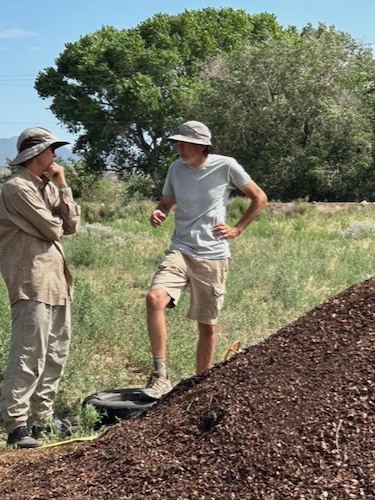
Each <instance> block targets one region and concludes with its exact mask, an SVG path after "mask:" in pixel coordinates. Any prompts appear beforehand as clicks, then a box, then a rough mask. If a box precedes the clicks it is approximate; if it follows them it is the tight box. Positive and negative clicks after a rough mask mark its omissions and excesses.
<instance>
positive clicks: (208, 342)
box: [196, 321, 216, 373]
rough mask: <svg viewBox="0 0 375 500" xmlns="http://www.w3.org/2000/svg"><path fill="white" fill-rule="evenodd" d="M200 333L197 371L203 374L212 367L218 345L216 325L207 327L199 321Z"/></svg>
mask: <svg viewBox="0 0 375 500" xmlns="http://www.w3.org/2000/svg"><path fill="white" fill-rule="evenodd" d="M198 332H199V339H198V345H197V352H196V371H197V373H201V372H203V371H204V370H208V369H209V368H211V366H212V360H213V357H214V353H215V344H216V325H207V324H205V323H200V322H199V321H198Z"/></svg>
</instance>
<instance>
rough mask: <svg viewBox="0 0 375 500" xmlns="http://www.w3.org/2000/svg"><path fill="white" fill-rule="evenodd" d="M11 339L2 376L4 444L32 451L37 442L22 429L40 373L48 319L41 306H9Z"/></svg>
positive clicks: (25, 302)
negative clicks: (6, 436)
mask: <svg viewBox="0 0 375 500" xmlns="http://www.w3.org/2000/svg"><path fill="white" fill-rule="evenodd" d="M11 314H12V336H11V339H10V346H9V356H8V362H7V368H6V371H5V374H4V381H3V390H2V398H1V413H2V418H3V423H4V427H5V430H6V431H7V433H8V444H10V445H16V446H18V447H21V448H34V447H35V446H40V445H41V443H40V442H39V441H36V440H35V439H33V438H31V437H30V436H29V435H28V432H27V429H26V422H27V417H28V410H29V407H30V398H31V396H32V394H33V392H34V390H35V387H36V385H37V383H38V380H39V377H40V375H41V373H42V372H43V370H44V363H45V354H46V343H47V338H48V332H49V324H50V318H49V315H48V313H47V311H46V308H45V305H44V304H42V303H40V302H35V301H32V300H20V301H18V302H17V303H16V304H14V305H13V307H12V309H11Z"/></svg>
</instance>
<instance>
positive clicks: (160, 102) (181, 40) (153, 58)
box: [35, 8, 375, 201]
mask: <svg viewBox="0 0 375 500" xmlns="http://www.w3.org/2000/svg"><path fill="white" fill-rule="evenodd" d="M374 82H375V63H374V58H373V53H372V51H371V50H370V48H369V47H368V46H366V45H363V44H361V43H359V42H357V41H355V40H354V39H353V38H352V37H351V36H350V35H349V34H347V33H343V32H339V31H336V30H335V29H334V27H329V28H328V27H327V26H326V25H324V24H321V25H319V26H318V28H313V27H312V26H311V25H307V26H306V27H305V28H304V29H303V30H302V31H301V32H300V33H299V32H297V30H296V29H295V28H288V29H284V28H282V27H281V26H280V25H279V24H278V23H277V21H276V18H275V16H274V15H273V14H267V13H263V14H258V15H250V14H247V13H246V12H245V11H242V10H234V9H232V8H221V9H214V8H205V9H202V10H196V11H194V10H191V11H189V10H185V11H184V12H183V13H181V14H178V15H176V16H169V15H166V14H157V15H156V16H154V17H152V18H150V19H147V20H146V21H144V22H142V23H140V24H139V25H138V26H136V27H135V28H131V29H124V30H116V29H115V28H113V27H110V26H103V27H102V28H101V29H100V30H98V31H96V32H94V33H91V34H87V35H85V36H82V37H81V38H80V39H79V40H78V41H76V42H74V43H68V44H66V48H65V50H64V51H63V52H62V53H61V54H60V55H59V56H58V58H57V59H56V60H55V67H49V68H46V69H44V70H43V71H41V72H40V73H39V75H38V77H37V80H36V83H35V87H36V89H37V91H38V93H39V95H40V97H41V98H43V99H50V100H51V106H50V108H51V110H52V112H53V113H54V114H55V115H56V117H57V118H58V119H59V120H60V121H61V122H62V123H63V124H64V125H65V126H66V127H67V129H68V130H69V131H71V132H73V133H76V134H78V136H79V138H78V140H77V142H76V144H75V148H74V150H75V152H77V153H79V154H80V155H81V157H82V158H83V160H84V162H85V165H86V166H85V168H86V170H87V171H89V172H91V173H95V172H96V173H99V174H100V173H101V172H104V171H105V170H106V169H107V168H108V166H111V167H112V168H113V169H114V170H117V171H118V172H120V173H121V174H122V176H123V177H124V176H125V175H129V174H131V175H133V174H137V175H138V176H140V177H139V179H140V182H142V175H145V176H146V177H147V179H151V180H152V183H153V185H154V186H156V191H157V193H158V194H160V187H161V184H162V182H163V180H164V178H165V175H166V170H167V167H168V165H169V163H170V162H171V160H172V159H174V158H175V152H174V151H173V150H172V149H171V147H170V145H169V144H168V143H167V142H166V141H165V138H166V137H168V136H169V135H171V134H172V133H175V132H176V129H177V127H178V126H179V124H180V123H182V122H183V121H185V120H189V119H196V120H201V121H203V122H205V123H206V124H207V125H208V126H209V127H210V128H211V130H212V132H213V137H214V144H217V145H218V144H220V150H218V151H217V152H218V153H222V154H229V155H232V156H235V157H236V158H237V159H238V161H239V162H240V163H241V164H242V165H243V166H244V167H245V169H246V170H247V171H248V172H249V173H250V175H251V176H252V177H253V178H254V180H256V182H258V183H259V184H260V185H261V186H262V187H263V188H264V189H265V191H266V192H267V194H268V196H269V198H270V199H279V200H282V201H288V200H291V199H296V198H307V199H310V200H322V201H323V200H328V201H335V200H341V201H345V200H358V199H360V198H361V199H363V198H367V199H373V198H375V189H374V185H375V183H374V181H375V174H374V173H373V172H375V169H374V168H373V167H374V152H373V143H374V118H375V116H374V115H375V92H374V89H375V83H374ZM217 149H218V148H217ZM143 185H148V186H149V183H148V182H146V183H145V184H143Z"/></svg>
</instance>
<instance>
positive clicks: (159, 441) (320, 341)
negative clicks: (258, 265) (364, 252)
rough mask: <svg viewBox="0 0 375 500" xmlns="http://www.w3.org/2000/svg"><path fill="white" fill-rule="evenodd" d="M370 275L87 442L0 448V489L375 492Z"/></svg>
mask: <svg viewBox="0 0 375 500" xmlns="http://www.w3.org/2000/svg"><path fill="white" fill-rule="evenodd" d="M374 337H375V278H371V279H369V280H366V281H364V282H362V283H359V284H357V285H355V286H353V287H350V288H348V289H347V290H344V291H343V292H342V293H340V294H338V295H336V296H335V297H332V298H330V299H328V300H326V301H325V302H324V303H322V304H321V305H320V306H318V307H316V308H315V309H313V310H311V311H310V312H308V313H307V314H306V315H305V316H303V317H301V318H299V319H298V320H297V321H295V322H293V323H292V324H290V325H288V326H286V327H284V328H282V329H280V330H279V331H278V332H276V333H275V334H273V335H271V336H270V337H269V338H268V339H267V340H265V341H264V342H262V343H260V344H258V345H256V346H253V347H250V348H248V349H246V350H243V351H242V352H240V353H238V354H235V355H234V356H232V357H231V358H230V359H229V360H227V361H225V362H223V363H221V364H218V365H216V366H215V367H214V368H213V369H211V370H209V371H207V372H205V373H204V374H202V375H200V376H196V377H193V378H191V379H188V380H185V381H183V382H181V383H180V384H179V385H177V386H176V387H175V389H174V390H173V391H172V392H171V393H170V394H168V395H167V396H166V397H165V398H164V399H163V400H162V401H160V402H159V403H157V404H156V405H155V406H153V407H152V408H150V409H149V410H148V411H147V412H145V413H143V414H142V415H140V416H137V417H134V418H132V419H130V420H127V421H122V422H121V423H119V424H116V425H113V426H111V427H110V428H109V429H108V430H107V431H106V432H105V433H104V434H102V435H101V436H100V437H99V438H98V439H96V440H95V441H92V442H88V443H79V444H72V445H64V446H59V447H55V448H45V449H36V450H23V451H22V450H17V451H3V452H2V454H0V498H2V499H4V500H6V499H13V500H27V499H39V500H42V499H43V500H46V499H51V498H62V499H73V498H74V499H104V498H105V499H108V498H111V499H137V500H138V499H139V500H140V499H155V500H156V499H162V500H168V499H171V500H172V499H173V500H185V499H186V500H188V499H189V500H190V499H199V500H204V499H206V500H207V499H209V500H211V499H212V500H213V499H215V500H218V499H222V500H230V499H236V500H247V499H248V500H262V499H266V500H282V499H283V500H284V499H304V500H317V499H322V500H323V499H328V500H330V499H332V500H340V499H360V498H364V499H374V498H375V446H374V445H375V442H374V432H375V398H374V387H375V350H374Z"/></svg>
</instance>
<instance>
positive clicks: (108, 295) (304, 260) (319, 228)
mask: <svg viewBox="0 0 375 500" xmlns="http://www.w3.org/2000/svg"><path fill="white" fill-rule="evenodd" d="M245 207H246V204H245V203H244V201H243V200H242V199H233V200H232V201H231V202H230V205H229V207H228V222H229V223H235V222H236V221H237V220H238V218H239V217H240V215H241V212H242V211H243V210H244V208H245ZM152 208H153V204H151V203H150V202H146V201H144V202H131V203H129V205H128V206H127V207H126V210H125V212H126V216H124V217H122V218H121V219H117V220H112V221H111V222H106V223H104V222H102V223H100V222H96V223H85V222H83V223H82V227H81V230H80V232H79V233H78V234H77V235H74V236H69V237H66V238H65V239H64V248H65V252H66V256H67V260H68V263H69V267H70V268H71V271H72V272H73V274H74V276H75V281H76V286H75V296H74V302H73V305H72V320H73V335H72V343H71V350H70V356H69V360H68V363H67V366H66V371H65V375H64V377H63V379H62V381H61V385H60V392H59V395H58V398H57V400H56V411H57V413H58V414H60V415H61V416H68V417H73V416H75V417H76V418H78V420H79V421H80V419H82V418H84V417H85V416H84V415H83V417H82V409H81V403H82V401H83V399H84V398H85V397H86V396H88V395H90V394H93V393H94V392H97V391H99V390H105V389H113V388H125V387H131V386H139V385H143V384H144V383H145V381H146V378H147V376H148V374H149V372H150V370H151V357H150V351H149V343H148V336H147V330H146V315H145V295H146V293H147V288H148V285H149V283H150V280H151V278H152V276H153V273H154V271H155V270H156V267H157V265H158V264H159V262H160V260H161V259H162V257H163V252H164V250H165V249H166V248H167V247H168V245H169V239H170V235H171V232H172V230H173V214H171V215H170V217H169V218H168V219H167V221H166V222H165V223H164V224H163V226H162V227H160V228H157V229H154V228H152V227H151V226H150V225H149V223H148V217H149V214H150V212H151V210H152ZM374 235H375V208H374V207H373V205H372V204H368V205H367V206H362V205H358V204H348V205H345V206H344V207H343V208H340V209H335V208H334V207H330V206H327V207H325V208H324V209H318V208H317V207H316V206H313V205H309V204H307V203H304V202H301V203H296V204H293V205H290V206H289V205H288V206H284V207H283V208H278V209H276V210H275V209H274V208H273V206H272V204H269V206H267V208H266V210H265V211H264V212H263V213H262V214H261V215H260V216H259V217H258V218H257V219H256V220H255V221H254V222H253V223H252V224H251V226H249V228H248V229H247V231H245V232H244V233H243V234H242V235H241V236H240V237H239V238H238V239H236V240H232V241H231V249H232V257H233V259H232V262H231V265H230V271H229V277H228V281H227V294H226V298H225V305H224V308H223V311H222V314H221V317H220V320H219V323H218V338H217V349H216V357H215V362H216V363H220V362H221V361H222V360H223V359H224V356H225V354H226V352H227V349H228V347H229V345H230V344H231V343H232V342H233V341H235V340H240V342H241V345H242V347H248V346H250V345H253V344H256V343H258V342H261V341H263V340H264V339H266V338H267V337H268V336H269V335H271V334H272V333H273V332H276V331H277V330H278V329H279V328H280V327H282V326H284V325H286V324H289V323H290V322H292V321H294V320H295V319H297V318H299V317H300V316H302V315H304V314H305V313H306V312H307V311H308V310H310V309H312V308H313V307H314V306H316V305H318V304H320V303H321V302H323V301H324V300H325V299H326V298H328V297H330V296H332V295H335V294H336V293H338V292H339V291H341V290H343V289H345V288H347V287H348V286H350V285H352V284H354V283H357V282H360V281H363V280H364V279H366V278H368V277H370V276H372V275H373V274H375V273H374V262H375V245H374ZM188 300H189V298H188V294H185V295H184V297H183V299H182V300H181V302H180V304H179V306H178V308H177V309H174V310H169V311H168V312H167V324H168V353H167V356H168V367H169V372H170V376H171V378H172V380H173V381H174V382H175V383H176V382H178V381H179V380H180V379H181V378H185V377H189V376H191V375H193V373H194V365H195V346H196V340H197V334H196V325H195V324H194V322H192V321H189V320H187V319H186V317H185V313H186V310H187V305H188ZM9 333H10V318H9V306H8V298H7V294H6V290H5V287H4V285H3V283H2V281H1V283H0V375H1V374H2V373H3V369H4V364H5V361H6V355H7V349H8V341H9ZM86 423H87V422H86ZM88 427H89V425H86V427H85V425H84V423H83V424H82V425H81V431H82V432H83V433H85V432H89V431H88Z"/></svg>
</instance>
